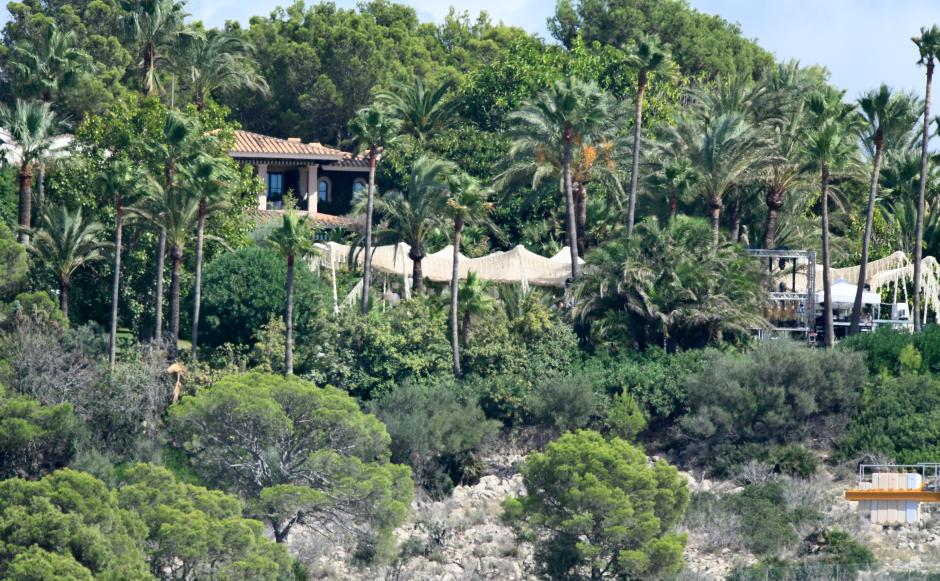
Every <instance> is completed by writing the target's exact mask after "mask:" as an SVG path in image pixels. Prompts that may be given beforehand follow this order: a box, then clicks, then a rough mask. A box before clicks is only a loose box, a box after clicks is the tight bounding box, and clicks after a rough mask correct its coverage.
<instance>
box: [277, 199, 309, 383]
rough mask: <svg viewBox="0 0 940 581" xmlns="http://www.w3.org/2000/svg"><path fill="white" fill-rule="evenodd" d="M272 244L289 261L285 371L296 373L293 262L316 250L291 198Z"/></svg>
mask: <svg viewBox="0 0 940 581" xmlns="http://www.w3.org/2000/svg"><path fill="white" fill-rule="evenodd" d="M270 240H271V243H272V244H273V245H274V246H275V248H277V249H278V251H279V252H280V253H281V256H283V257H284V258H285V259H286V260H287V301H286V303H285V307H284V323H285V327H286V332H285V334H284V374H285V375H293V374H294V261H295V260H296V259H298V258H300V259H301V260H302V259H303V258H304V257H306V256H308V255H309V254H310V253H311V252H313V232H312V231H311V229H310V226H309V225H308V223H307V221H306V219H305V218H303V217H301V216H300V215H299V214H298V213H297V211H296V210H295V209H294V204H293V200H292V199H291V198H288V201H287V210H286V211H285V212H284V214H283V216H282V217H281V226H280V227H279V228H277V229H276V230H274V231H273V232H272V233H271V238H270Z"/></svg>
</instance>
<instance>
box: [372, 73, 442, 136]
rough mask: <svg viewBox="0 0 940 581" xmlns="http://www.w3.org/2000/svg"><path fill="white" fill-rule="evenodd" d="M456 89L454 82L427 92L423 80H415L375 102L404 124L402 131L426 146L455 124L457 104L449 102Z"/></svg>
mask: <svg viewBox="0 0 940 581" xmlns="http://www.w3.org/2000/svg"><path fill="white" fill-rule="evenodd" d="M453 87H454V83H453V81H445V82H443V83H441V84H440V85H438V86H437V87H430V88H426V87H425V86H424V80H423V79H422V78H421V77H416V78H415V80H414V83H412V84H406V83H399V84H397V85H395V88H394V89H393V90H391V91H384V92H381V93H378V94H377V95H376V96H375V101H376V103H377V104H378V105H381V106H382V107H384V108H385V110H386V111H387V112H388V114H389V115H390V116H391V117H392V118H394V119H397V120H398V121H399V122H400V123H401V131H403V132H404V133H405V134H406V135H410V136H411V137H413V138H415V139H416V140H417V141H418V143H420V144H425V143H427V142H428V141H429V140H430V139H431V138H432V137H433V136H434V135H435V134H436V133H437V132H439V131H441V130H442V129H446V128H448V127H450V126H451V125H453V123H454V122H455V121H456V118H457V105H456V102H455V101H454V100H448V99H447V97H448V93H449V92H450V90H451V89H452V88H453Z"/></svg>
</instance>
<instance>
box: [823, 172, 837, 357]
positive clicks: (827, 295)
mask: <svg viewBox="0 0 940 581" xmlns="http://www.w3.org/2000/svg"><path fill="white" fill-rule="evenodd" d="M820 198H821V199H822V267H823V327H824V331H825V333H826V343H825V345H826V347H832V346H833V345H834V344H835V337H834V336H833V334H834V332H835V330H834V327H833V324H832V281H831V280H830V275H829V164H825V163H824V164H823V167H822V184H821V196H820Z"/></svg>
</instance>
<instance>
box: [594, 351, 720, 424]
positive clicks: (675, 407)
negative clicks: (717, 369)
mask: <svg viewBox="0 0 940 581" xmlns="http://www.w3.org/2000/svg"><path fill="white" fill-rule="evenodd" d="M708 361H709V352H708V351H702V350H690V351H680V352H678V353H671V354H670V353H666V352H665V351H663V350H662V349H658V348H651V349H648V350H647V351H645V352H642V353H639V352H634V353H630V354H627V355H620V356H610V355H603V356H598V357H593V358H591V359H589V360H587V361H586V362H585V364H584V372H585V373H589V374H591V375H592V376H593V377H594V378H595V382H597V384H598V385H599V386H602V388H603V390H604V391H606V392H607V393H609V394H611V395H613V394H617V393H621V392H626V393H629V394H630V395H631V396H632V397H633V398H634V399H635V400H636V402H637V403H638V404H640V406H641V407H642V408H643V409H644V411H645V412H646V413H647V415H648V416H649V417H650V418H651V419H658V420H659V421H660V422H664V421H668V420H672V419H674V418H675V417H677V416H679V415H681V414H683V413H685V411H686V409H687V408H686V406H687V399H688V398H687V395H686V386H685V378H686V377H687V376H689V375H691V374H694V373H698V372H700V371H702V370H703V369H704V368H705V366H706V364H707V363H708Z"/></svg>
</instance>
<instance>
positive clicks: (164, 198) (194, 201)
mask: <svg viewBox="0 0 940 581" xmlns="http://www.w3.org/2000/svg"><path fill="white" fill-rule="evenodd" d="M199 202H200V197H199V196H197V195H194V194H193V193H192V192H191V191H189V190H188V188H184V187H182V186H181V184H178V183H176V184H174V185H173V186H171V187H168V188H167V187H156V188H154V189H153V190H152V191H151V192H149V193H148V195H147V196H145V198H144V200H143V203H142V204H141V205H140V206H139V207H137V208H135V212H136V213H138V214H139V215H141V216H143V217H144V219H146V220H148V221H149V222H151V223H152V224H154V225H156V226H157V227H158V228H159V229H160V232H161V233H163V235H164V237H165V240H166V244H168V245H169V247H170V265H171V270H170V272H171V274H170V336H169V357H170V359H171V360H174V361H175V360H176V357H177V352H178V341H179V332H180V277H181V275H182V263H183V250H184V248H185V246H186V242H187V241H188V240H189V237H190V236H191V235H192V231H193V229H194V228H195V227H196V224H197V222H198V220H199V206H200V204H199ZM161 278H162V277H161Z"/></svg>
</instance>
